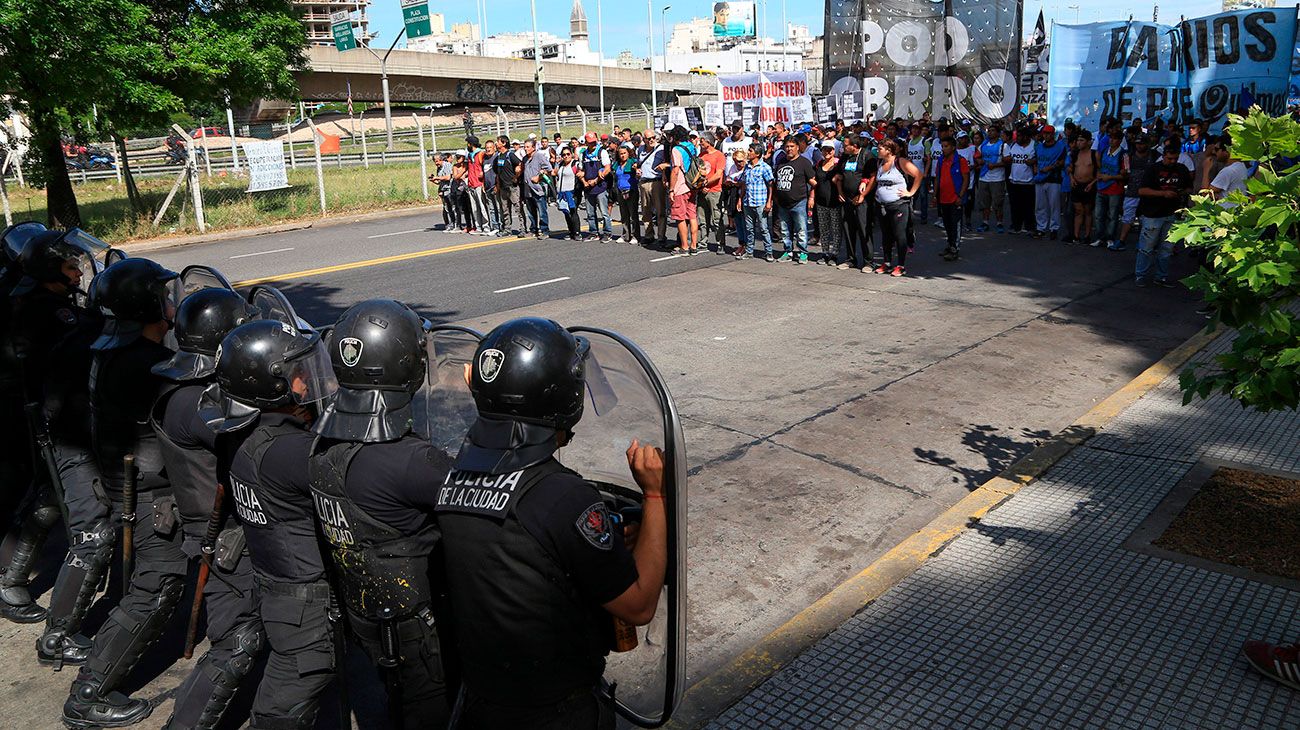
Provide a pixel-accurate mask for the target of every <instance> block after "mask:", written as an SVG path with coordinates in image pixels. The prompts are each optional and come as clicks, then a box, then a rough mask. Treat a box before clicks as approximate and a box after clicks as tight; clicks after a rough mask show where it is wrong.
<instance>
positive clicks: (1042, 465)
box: [667, 330, 1223, 728]
mask: <svg viewBox="0 0 1300 730" xmlns="http://www.w3.org/2000/svg"><path fill="white" fill-rule="evenodd" d="M1222 332H1223V331H1222V330H1218V331H1207V330H1201V331H1199V332H1197V333H1196V334H1194V335H1192V336H1191V337H1190V338H1188V339H1187V341H1185V342H1183V343H1182V344H1181V345H1179V346H1178V347H1175V348H1174V349H1173V350H1170V351H1169V352H1168V353H1166V354H1165V356H1164V357H1162V358H1160V359H1159V360H1157V361H1156V362H1155V363H1154V364H1152V365H1151V366H1150V367H1148V368H1147V369H1146V370H1144V371H1142V373H1140V374H1139V375H1138V376H1137V377H1136V378H1134V379H1133V380H1131V381H1129V382H1128V383H1127V384H1126V385H1124V386H1123V387H1122V388H1120V389H1119V390H1117V391H1115V392H1114V393H1112V394H1111V395H1110V396H1108V397H1107V398H1105V399H1104V400H1102V401H1101V402H1100V403H1098V404H1097V405H1095V406H1093V407H1092V408H1091V409H1089V411H1088V412H1087V413H1085V414H1083V415H1082V416H1081V417H1079V419H1078V420H1076V421H1075V422H1074V423H1072V424H1070V425H1069V426H1067V427H1066V428H1065V429H1063V430H1062V431H1061V432H1060V433H1057V434H1056V435H1054V436H1052V437H1050V438H1048V439H1047V440H1046V441H1044V442H1043V443H1042V444H1040V445H1039V446H1037V447H1035V448H1034V450H1033V451H1031V452H1029V453H1028V454H1026V455H1025V456H1024V457H1023V458H1021V459H1020V460H1019V461H1017V462H1016V463H1014V464H1012V465H1011V466H1009V467H1007V469H1006V470H1005V471H1003V472H1002V473H1001V474H999V475H998V476H995V477H993V478H992V479H989V480H988V481H986V482H984V483H983V484H981V485H980V486H979V487H978V488H977V489H975V491H973V492H971V493H970V494H968V495H966V496H965V497H963V498H962V499H961V500H960V501H958V502H957V503H956V504H954V505H953V506H951V507H949V508H948V509H947V510H945V511H944V512H943V513H942V514H940V515H939V516H938V517H936V518H934V519H933V520H932V521H931V522H930V523H929V524H927V525H926V526H925V527H923V528H921V529H920V530H918V531H917V532H915V533H913V534H912V535H911V536H909V537H908V538H906V539H905V540H903V541H902V542H900V543H898V544H897V545H895V546H894V547H892V548H890V550H889V551H888V552H886V553H885V554H884V555H882V556H880V557H879V558H877V559H876V561H875V562H873V563H872V564H871V565H868V566H867V567H866V568H864V569H863V570H862V572H860V573H858V574H857V575H855V576H853V577H851V578H849V579H848V580H845V581H844V582H843V583H840V584H839V585H838V586H836V587H835V588H833V589H831V591H830V592H829V593H827V594H826V595H824V596H822V597H821V598H820V599H818V600H817V601H816V602H815V603H813V604H812V605H811V606H809V607H807V608H805V609H804V610H802V611H800V612H799V613H798V614H796V615H795V616H794V617H793V618H791V619H790V620H789V621H787V622H785V624H783V625H782V626H780V627H779V628H777V629H776V630H775V631H773V632H772V633H770V634H768V635H767V636H766V637H764V638H763V639H762V640H761V641H759V642H758V643H757V644H755V645H753V646H751V647H750V648H749V649H747V650H745V652H744V653H742V654H741V655H740V656H738V657H736V658H735V659H733V660H732V661H731V662H730V663H729V664H728V665H726V666H724V667H723V668H721V669H719V670H718V671H716V672H714V673H713V674H710V675H709V676H707V677H705V678H704V679H702V680H700V681H699V682H696V683H695V684H694V685H692V686H691V687H690V688H689V689H688V690H687V691H686V694H685V696H684V697H683V698H682V703H681V706H680V707H678V709H677V711H676V712H674V713H673V719H672V721H671V722H670V723H669V724H668V725H667V727H669V728H694V727H700V726H703V725H704V724H705V723H707V722H708V721H710V720H712V719H713V718H715V717H717V716H718V715H719V714H721V713H722V711H724V710H726V709H727V708H728V707H730V706H731V705H733V704H735V703H736V702H737V701H738V700H739V699H740V698H741V697H743V696H744V695H745V694H746V693H747V692H749V691H750V690H752V689H753V688H755V687H757V686H758V685H759V684H760V683H761V682H762V681H764V680H766V679H767V678H768V677H770V676H772V675H773V674H775V673H776V672H777V671H778V670H780V669H781V668H783V667H784V666H785V665H787V664H789V663H790V662H791V661H793V660H794V659H795V658H797V657H798V656H799V654H801V653H802V652H803V651H804V650H805V649H807V648H809V647H810V646H812V645H813V644H814V643H816V642H817V641H819V640H821V639H822V638H823V637H825V636H826V635H827V634H829V633H831V632H832V631H834V630H835V629H837V628H839V627H840V626H841V625H842V624H843V623H845V622H846V621H848V620H849V619H850V618H852V617H853V616H854V615H855V614H857V613H858V611H861V610H862V609H863V608H865V607H866V606H867V605H868V604H870V603H871V602H872V601H875V600H876V599H877V598H879V597H881V596H882V595H884V594H885V592H886V591H888V590H889V589H891V588H893V587H894V586H896V585H898V584H899V583H900V582H902V581H903V579H904V578H907V577H908V576H909V575H911V574H912V573H914V572H916V570H917V569H918V568H920V567H921V565H922V564H924V563H925V561H926V560H927V559H928V558H929V557H930V556H932V555H934V554H935V553H936V552H938V551H939V550H941V549H942V548H943V547H944V546H945V545H947V544H948V543H949V542H951V541H952V540H953V539H955V538H956V537H957V536H958V535H960V534H961V533H962V532H963V531H964V530H966V529H967V528H968V527H970V525H971V523H972V522H975V521H978V520H979V519H980V518H981V517H983V516H984V515H985V514H987V513H988V512H989V511H990V510H992V509H993V508H995V507H997V506H998V505H1000V504H1002V503H1003V502H1005V501H1006V500H1008V499H1010V498H1011V496H1012V495H1014V494H1015V493H1016V492H1018V491H1020V489H1021V488H1022V487H1024V486H1025V485H1026V484H1029V483H1031V482H1033V481H1034V480H1036V479H1038V478H1039V477H1040V476H1042V475H1043V474H1044V473H1045V472H1046V471H1047V470H1048V469H1050V468H1051V467H1052V466H1053V465H1054V464H1056V463H1057V462H1058V461H1060V460H1061V459H1062V458H1064V457H1065V456H1066V455H1067V454H1069V453H1070V452H1071V451H1073V450H1074V449H1075V448H1076V447H1078V446H1079V445H1080V444H1083V443H1084V442H1086V441H1088V439H1090V438H1092V437H1093V436H1094V435H1095V434H1096V433H1097V432H1098V431H1099V430H1100V429H1101V428H1102V427H1103V426H1105V425H1106V424H1107V423H1109V422H1110V421H1111V420H1112V419H1113V418H1115V417H1116V416H1117V415H1119V414H1120V413H1121V412H1123V410H1124V409H1125V408H1127V407H1128V406H1130V405H1132V404H1133V403H1134V402H1135V401H1137V400H1138V399H1139V398H1141V397H1142V396H1143V395H1146V394H1147V393H1148V392H1150V391H1151V390H1152V389H1153V388H1155V387H1156V386H1157V385H1159V384H1160V383H1161V382H1162V381H1164V379H1165V378H1167V377H1168V376H1169V375H1171V374H1173V373H1175V372H1177V371H1178V370H1179V368H1181V367H1182V366H1183V365H1184V364H1186V363H1187V361H1188V360H1190V359H1191V358H1192V357H1193V356H1194V355H1195V354H1196V353H1198V352H1200V351H1201V350H1202V349H1204V348H1205V347H1206V346H1208V345H1209V344H1210V343H1211V342H1213V341H1214V340H1215V339H1216V338H1218V337H1219V335H1221V334H1222Z"/></svg>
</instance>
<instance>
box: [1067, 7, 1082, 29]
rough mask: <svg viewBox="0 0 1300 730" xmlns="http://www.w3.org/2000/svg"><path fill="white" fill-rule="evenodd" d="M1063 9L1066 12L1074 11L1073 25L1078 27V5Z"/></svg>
mask: <svg viewBox="0 0 1300 730" xmlns="http://www.w3.org/2000/svg"><path fill="white" fill-rule="evenodd" d="M1065 9H1066V10H1073V11H1074V24H1075V25H1078V24H1079V6H1078V5H1066V6H1065Z"/></svg>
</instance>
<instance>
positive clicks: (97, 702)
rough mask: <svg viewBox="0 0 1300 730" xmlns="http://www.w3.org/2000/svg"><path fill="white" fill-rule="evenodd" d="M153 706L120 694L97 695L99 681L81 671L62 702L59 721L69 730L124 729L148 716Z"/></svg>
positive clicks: (147, 702)
mask: <svg viewBox="0 0 1300 730" xmlns="http://www.w3.org/2000/svg"><path fill="white" fill-rule="evenodd" d="M152 712H153V705H151V704H149V701H148V700H137V699H132V698H130V697H127V696H126V695H124V694H122V693H121V692H108V693H103V694H101V692H100V682H99V681H97V680H96V679H95V678H94V677H93V676H92V675H91V674H90V672H88V671H86V670H85V669H82V670H81V671H80V672H79V673H78V674H77V679H76V681H74V682H73V683H72V693H71V694H69V695H68V701H67V702H64V703H63V722H64V724H65V725H67V726H68V727H72V728H96V727H126V726H128V725H134V724H136V723H137V722H140V721H141V720H143V719H145V718H146V717H149V714H150V713H152Z"/></svg>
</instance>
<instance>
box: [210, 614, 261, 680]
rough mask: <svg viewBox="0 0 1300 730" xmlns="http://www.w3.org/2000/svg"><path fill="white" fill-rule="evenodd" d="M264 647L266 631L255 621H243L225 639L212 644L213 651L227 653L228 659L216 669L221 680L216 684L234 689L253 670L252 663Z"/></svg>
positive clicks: (259, 622)
mask: <svg viewBox="0 0 1300 730" xmlns="http://www.w3.org/2000/svg"><path fill="white" fill-rule="evenodd" d="M264 646H266V629H265V628H263V627H262V622H261V621H258V620H256V619H254V620H252V621H245V622H244V623H242V624H239V625H238V626H236V627H235V628H234V629H232V630H231V631H230V633H229V634H227V635H226V636H225V637H223V638H222V639H220V640H219V641H217V642H215V643H213V645H212V648H213V649H220V650H222V651H229V652H230V657H229V659H227V660H226V661H225V662H223V663H222V665H221V666H220V667H219V668H218V669H219V671H220V672H221V674H222V678H218V679H216V682H217V683H218V684H220V685H222V686H228V687H231V688H233V687H236V686H238V685H239V682H240V680H242V679H243V678H244V676H245V675H247V674H248V672H249V670H251V669H252V668H253V663H254V662H256V661H257V657H258V656H259V655H261V653H262V648H263V647H264Z"/></svg>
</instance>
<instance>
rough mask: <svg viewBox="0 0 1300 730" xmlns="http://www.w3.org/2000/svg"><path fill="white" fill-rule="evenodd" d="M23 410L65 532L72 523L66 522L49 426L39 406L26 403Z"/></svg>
mask: <svg viewBox="0 0 1300 730" xmlns="http://www.w3.org/2000/svg"><path fill="white" fill-rule="evenodd" d="M23 410H24V411H25V412H26V413H27V427H28V428H29V429H31V432H32V441H33V442H34V443H35V444H36V451H37V454H38V455H39V457H40V459H41V461H42V462H44V463H45V470H46V471H48V472H49V474H50V486H51V487H52V488H53V489H54V496H55V497H56V498H58V500H59V512H60V513H61V514H62V515H63V527H64V528H65V529H66V530H71V529H72V523H70V522H69V521H68V503H67V501H66V500H64V498H63V477H62V476H61V475H60V474H59V462H58V459H56V458H55V456H54V442H53V440H51V439H50V429H49V426H48V424H46V423H45V417H44V414H42V413H41V404H40V403H28V404H27V405H25V406H23ZM69 534H71V533H69Z"/></svg>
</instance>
